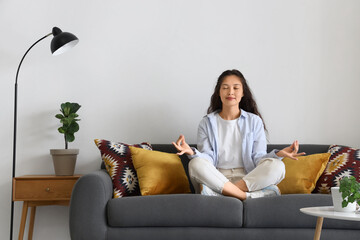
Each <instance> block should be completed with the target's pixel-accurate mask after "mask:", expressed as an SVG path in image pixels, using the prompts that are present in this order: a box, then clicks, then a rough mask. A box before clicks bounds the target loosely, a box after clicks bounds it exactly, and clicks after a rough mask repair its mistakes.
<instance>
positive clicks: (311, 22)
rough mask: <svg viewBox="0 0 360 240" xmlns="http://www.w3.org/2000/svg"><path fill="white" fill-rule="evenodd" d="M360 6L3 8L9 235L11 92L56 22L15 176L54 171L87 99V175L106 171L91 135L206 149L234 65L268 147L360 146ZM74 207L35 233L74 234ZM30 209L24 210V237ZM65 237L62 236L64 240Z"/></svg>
mask: <svg viewBox="0 0 360 240" xmlns="http://www.w3.org/2000/svg"><path fill="white" fill-rule="evenodd" d="M359 10H360V1H358V0H343V1H337V0H318V1H313V0H303V1H288V0H272V1H269V0H257V1H245V0H241V1H239V0H233V1H205V0H204V1H199V0H195V1H180V0H178V1H166V0H163V1H161V0H158V1H145V0H144V1H119V0H113V1H99V0H93V1H85V0H82V1H70V0H63V1H61V2H60V3H59V2H54V1H47V0H35V1H25V0H22V1H21V0H18V1H10V0H7V1H6V0H4V1H0V29H1V37H0V79H1V81H0V86H1V87H0V91H1V92H0V98H1V114H0V125H1V129H2V130H1V132H0V134H1V136H0V138H1V139H2V141H1V145H0V148H1V153H2V159H1V161H0V191H1V193H2V194H1V196H0V211H1V213H2V214H1V215H0V238H1V239H6V238H8V236H9V219H10V199H11V197H10V192H11V162H12V160H11V159H12V129H13V125H12V124H13V91H14V90H13V89H14V80H15V73H16V68H17V65H18V63H19V61H20V59H21V57H22V55H23V54H24V52H25V51H26V49H27V48H28V47H30V45H31V44H32V43H33V42H35V41H36V40H37V39H39V38H40V37H42V36H44V35H46V34H47V33H49V32H50V31H51V29H52V27H53V26H58V27H60V28H62V29H63V30H64V31H69V32H72V33H74V34H76V35H77V36H78V37H79V39H80V43H79V45H78V46H76V48H74V49H73V50H72V51H70V52H68V53H66V54H63V55H60V56H57V57H53V56H51V54H50V51H49V45H50V41H51V39H50V38H48V39H46V40H44V41H42V42H41V43H39V44H38V45H37V46H36V47H35V48H34V49H32V51H31V52H30V53H29V55H28V56H27V58H26V59H25V61H24V63H23V66H22V69H21V72H20V76H19V109H18V111H19V116H18V119H19V122H18V144H17V146H18V151H17V153H18V155H17V167H16V171H17V172H16V175H17V176H20V175H24V174H49V173H50V174H51V173H53V166H52V162H51V160H50V156H49V154H48V152H49V149H50V148H61V147H62V146H63V142H62V136H61V135H60V134H58V133H57V131H56V129H57V127H58V125H59V124H58V122H57V120H56V119H55V118H54V117H53V116H54V115H55V114H56V113H57V112H58V109H59V105H60V103H62V102H64V101H76V102H79V103H80V104H81V105H82V108H81V109H80V111H79V114H80V116H81V119H82V121H81V122H80V127H81V130H80V132H79V133H78V134H77V135H76V141H75V142H74V143H72V144H71V147H73V148H80V151H81V154H80V156H79V159H78V163H77V169H76V172H77V173H88V172H91V171H93V170H95V169H97V168H98V166H99V163H100V159H99V153H98V150H97V149H96V147H95V145H94V143H93V139H94V138H105V139H111V140H118V141H123V142H128V143H137V142H140V141H148V142H150V143H169V142H171V141H172V140H175V139H176V138H177V136H178V135H179V134H180V133H183V134H185V135H186V136H187V139H188V142H191V143H195V141H196V130H197V125H198V122H199V121H200V119H201V118H202V116H203V115H204V114H205V112H206V109H207V107H208V104H209V98H210V95H211V93H212V90H213V87H214V85H215V82H216V79H217V77H218V76H219V74H220V73H221V72H222V71H224V70H226V69H232V68H237V69H239V70H240V71H242V72H243V74H244V75H245V77H246V78H247V79H248V81H249V84H250V86H251V88H252V90H253V92H254V94H255V96H256V99H257V102H258V104H259V106H260V110H261V112H262V113H263V116H264V119H265V122H266V124H267V127H268V129H269V140H270V142H271V143H290V142H291V141H292V140H294V139H298V140H299V141H300V142H301V143H319V144H332V143H336V144H344V145H349V146H353V147H360V128H359V119H360V113H359V108H360V94H359V89H360V67H359V64H360V47H359V46H360V30H359V29H360V15H359ZM67 210H68V208H66V207H58V206H53V207H39V208H38V211H37V216H36V221H35V231H34V239H69V238H70V237H69V230H68V212H67ZM20 214H21V203H18V202H17V203H16V204H15V222H14V227H15V235H14V236H15V237H17V235H18V226H19V221H20ZM54 236H55V237H54Z"/></svg>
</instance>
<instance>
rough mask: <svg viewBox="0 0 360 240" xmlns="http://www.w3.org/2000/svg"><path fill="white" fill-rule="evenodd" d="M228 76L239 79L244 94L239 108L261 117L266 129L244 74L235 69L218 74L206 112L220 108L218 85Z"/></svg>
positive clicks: (219, 109)
mask: <svg viewBox="0 0 360 240" xmlns="http://www.w3.org/2000/svg"><path fill="white" fill-rule="evenodd" d="M228 76H237V77H238V78H239V79H240V81H241V84H242V87H243V93H244V96H243V97H242V99H241V101H240V103H239V108H241V109H244V110H245V111H247V112H250V113H254V114H256V115H258V116H259V117H260V118H261V120H262V121H263V124H264V129H265V130H266V126H265V123H264V119H263V118H262V116H261V114H260V112H259V110H258V107H257V104H256V102H255V99H254V97H253V94H252V92H251V90H250V88H249V86H248V84H247V82H246V79H245V77H244V75H242V73H241V72H240V71H239V70H236V69H233V70H226V71H225V72H223V73H222V74H221V75H220V76H219V78H218V81H217V83H216V86H215V89H214V93H213V95H212V96H211V100H210V106H209V108H208V110H207V113H208V114H209V113H212V112H214V111H221V110H222V102H221V99H220V87H221V84H222V83H223V81H224V79H225V77H228Z"/></svg>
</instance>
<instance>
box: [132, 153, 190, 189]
mask: <svg viewBox="0 0 360 240" xmlns="http://www.w3.org/2000/svg"><path fill="white" fill-rule="evenodd" d="M130 151H131V157H132V160H133V164H134V167H135V170H136V173H137V176H138V180H139V185H140V192H141V195H156V194H170V193H189V192H190V186H189V181H188V178H187V176H186V173H185V170H184V167H183V165H182V163H181V160H180V158H179V156H178V155H176V154H171V153H164V152H158V151H150V150H146V149H141V148H136V147H130Z"/></svg>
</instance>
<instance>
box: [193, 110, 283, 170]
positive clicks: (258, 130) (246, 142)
mask: <svg viewBox="0 0 360 240" xmlns="http://www.w3.org/2000/svg"><path fill="white" fill-rule="evenodd" d="M216 113H217V112H213V113H210V114H208V115H206V116H205V117H204V118H203V119H202V120H201V122H200V124H199V128H198V135H197V147H198V149H196V148H193V151H194V152H195V155H192V156H189V158H190V159H193V158H196V157H201V158H205V159H207V160H209V161H210V162H211V163H212V164H213V165H214V166H215V167H216V166H217V165H218V161H219V159H218V149H219V148H218V143H219V140H218V129H217V122H216V116H215V114H216ZM238 124H239V127H240V132H241V138H242V142H241V146H240V147H241V148H242V156H241V159H242V160H243V163H244V168H245V170H246V172H247V173H249V172H250V171H251V170H253V169H254V168H255V167H256V166H257V165H258V164H259V162H260V160H261V159H264V158H278V159H282V158H281V157H278V156H277V155H276V154H275V151H277V150H273V151H271V152H270V153H267V151H266V148H267V142H266V135H265V130H264V124H263V122H262V120H261V118H260V117H259V116H257V115H255V114H252V113H249V112H246V111H244V110H242V109H241V115H240V117H239V118H238Z"/></svg>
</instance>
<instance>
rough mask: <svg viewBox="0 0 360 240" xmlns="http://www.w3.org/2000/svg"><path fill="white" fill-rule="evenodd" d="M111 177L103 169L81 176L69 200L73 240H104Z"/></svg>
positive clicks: (110, 193)
mask: <svg viewBox="0 0 360 240" xmlns="http://www.w3.org/2000/svg"><path fill="white" fill-rule="evenodd" d="M112 195H113V186H112V182H111V178H110V176H109V175H108V173H107V172H106V171H105V170H98V171H96V172H92V173H89V174H86V175H84V176H82V177H81V178H80V179H79V180H78V181H77V182H76V184H75V186H74V188H73V191H72V195H71V200H70V222H69V223H70V236H71V239H73V240H91V239H94V240H103V239H104V240H105V239H106V238H107V237H106V235H107V216H106V206H107V203H108V201H109V200H110V199H111V198H112Z"/></svg>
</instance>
